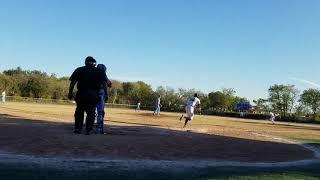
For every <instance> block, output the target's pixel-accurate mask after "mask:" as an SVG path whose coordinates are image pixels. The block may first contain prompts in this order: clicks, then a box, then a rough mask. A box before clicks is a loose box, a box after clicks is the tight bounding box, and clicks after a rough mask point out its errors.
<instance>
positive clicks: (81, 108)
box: [74, 93, 98, 132]
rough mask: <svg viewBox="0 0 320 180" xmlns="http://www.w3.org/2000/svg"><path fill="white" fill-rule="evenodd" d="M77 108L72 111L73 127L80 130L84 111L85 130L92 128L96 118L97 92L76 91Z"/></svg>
mask: <svg viewBox="0 0 320 180" xmlns="http://www.w3.org/2000/svg"><path fill="white" fill-rule="evenodd" d="M76 102H77V108H76V111H75V113H74V119H75V123H74V124H75V129H77V130H82V128H83V121H84V113H85V112H86V114H87V117H86V131H87V132H89V131H91V130H92V129H93V125H94V120H95V118H96V107H97V104H98V101H97V94H92V93H89V94H88V93H77V95H76Z"/></svg>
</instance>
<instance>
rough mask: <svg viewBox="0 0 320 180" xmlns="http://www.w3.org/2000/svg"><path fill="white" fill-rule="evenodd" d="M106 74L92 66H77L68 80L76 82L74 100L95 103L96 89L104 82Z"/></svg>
mask: <svg viewBox="0 0 320 180" xmlns="http://www.w3.org/2000/svg"><path fill="white" fill-rule="evenodd" d="M106 80H107V79H106V75H105V73H104V72H102V71H99V70H98V69H97V68H95V67H92V66H83V67H79V68H77V69H76V70H75V71H74V72H73V73H72V75H71V77H70V81H75V82H77V89H78V92H77V95H76V101H77V102H78V103H90V104H95V103H97V98H98V91H99V89H100V87H101V84H102V83H103V82H105V81H106Z"/></svg>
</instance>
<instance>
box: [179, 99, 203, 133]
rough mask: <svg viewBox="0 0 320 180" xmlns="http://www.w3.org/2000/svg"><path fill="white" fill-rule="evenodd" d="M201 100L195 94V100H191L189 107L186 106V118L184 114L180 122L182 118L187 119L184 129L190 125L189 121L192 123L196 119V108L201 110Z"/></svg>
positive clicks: (188, 103)
mask: <svg viewBox="0 0 320 180" xmlns="http://www.w3.org/2000/svg"><path fill="white" fill-rule="evenodd" d="M200 104H201V102H200V99H199V98H198V94H194V97H193V98H190V99H189V100H188V102H187V106H186V116H184V115H183V114H182V116H181V117H180V121H181V120H182V118H185V123H184V126H183V128H185V127H186V126H187V124H188V122H189V121H191V120H192V119H193V117H194V108H195V107H196V106H199V109H200V110H201V107H200Z"/></svg>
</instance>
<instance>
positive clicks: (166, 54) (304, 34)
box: [0, 0, 320, 99]
mask: <svg viewBox="0 0 320 180" xmlns="http://www.w3.org/2000/svg"><path fill="white" fill-rule="evenodd" d="M0 3H1V5H0V22H1V23H0V54H1V58H0V71H2V70H4V69H8V68H15V67H17V66H21V67H22V68H24V69H38V70H43V71H46V72H48V73H55V74H57V75H58V76H69V75H70V74H71V73H72V71H73V70H74V69H75V68H76V67H77V66H80V65H83V61H84V58H85V57H86V56H88V55H92V56H94V57H95V58H96V59H97V60H98V61H99V62H100V63H104V64H106V65H107V66H108V68H109V76H110V77H111V78H112V79H119V80H122V81H135V80H144V81H146V82H148V83H150V84H152V86H153V87H156V86H159V85H164V86H170V87H174V88H178V87H182V88H195V89H199V90H202V91H205V92H209V91H212V90H219V89H221V88H223V87H226V88H228V87H233V88H235V89H236V91H237V92H238V95H240V96H246V97H248V98H250V99H254V98H257V97H265V96H266V93H267V89H268V87H269V86H270V85H272V84H274V83H284V84H295V85H296V86H297V87H299V88H300V89H302V90H303V89H305V88H309V87H317V84H320V71H319V70H320V23H319V22H320V21H319V20H320V1H319V0H305V1H303V0H199V1H196V0H126V1H124V0H114V1H108V0H90V1H89V0H68V1H66V0H52V1H51V0H28V1H23V0H0ZM309 81H310V82H309ZM312 83H313V84H312ZM314 83H316V84H314Z"/></svg>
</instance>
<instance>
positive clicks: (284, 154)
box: [0, 114, 314, 162]
mask: <svg viewBox="0 0 320 180" xmlns="http://www.w3.org/2000/svg"><path fill="white" fill-rule="evenodd" d="M122 123H123V122H122ZM128 124H131V123H128ZM72 128H73V126H72V124H68V123H54V122H48V121H39V120H31V119H21V118H18V117H14V116H10V115H6V114H0V147H1V149H0V151H7V152H14V153H19V154H26V155H34V156H39V157H57V156H58V157H64V158H70V157H73V158H80V157H81V158H94V159H99V158H106V159H132V160H141V159H144V160H228V161H240V162H285V161H294V160H303V159H311V158H313V157H314V156H313V152H311V151H310V150H307V149H305V148H303V147H301V146H299V145H295V144H285V143H277V142H267V141H258V140H249V139H241V138H235V137H227V136H218V135H208V134H201V133H195V132H187V131H178V130H170V129H163V128H157V127H148V126H147V125H146V126H144V124H139V126H108V128H107V129H106V131H107V134H106V135H96V134H93V135H90V136H85V135H75V134H73V133H72Z"/></svg>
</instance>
